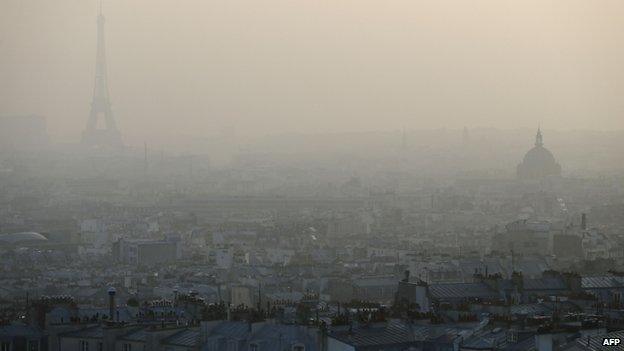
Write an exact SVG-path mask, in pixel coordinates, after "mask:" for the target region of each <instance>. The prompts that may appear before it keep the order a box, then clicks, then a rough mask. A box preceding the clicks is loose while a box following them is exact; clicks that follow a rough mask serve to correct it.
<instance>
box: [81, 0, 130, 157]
mask: <svg viewBox="0 0 624 351" xmlns="http://www.w3.org/2000/svg"><path fill="white" fill-rule="evenodd" d="M107 80H108V77H107V72H106V45H105V41H104V15H102V3H101V2H100V11H99V14H98V19H97V54H96V58H95V81H94V86H93V99H92V100H91V112H90V113H89V120H88V121H87V128H86V129H85V130H84V132H83V133H82V143H83V144H85V145H88V146H92V147H105V148H120V147H122V146H123V142H122V140H121V133H119V130H118V129H117V126H116V125H115V118H114V116H113V110H112V108H111V103H110V98H109V94H108V81H107ZM102 117H103V118H104V125H103V128H100V127H98V120H99V119H100V118H102Z"/></svg>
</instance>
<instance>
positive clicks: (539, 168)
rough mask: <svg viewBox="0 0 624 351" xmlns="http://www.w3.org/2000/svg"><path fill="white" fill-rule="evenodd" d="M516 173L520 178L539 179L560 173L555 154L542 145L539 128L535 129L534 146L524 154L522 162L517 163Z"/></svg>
mask: <svg viewBox="0 0 624 351" xmlns="http://www.w3.org/2000/svg"><path fill="white" fill-rule="evenodd" d="M517 174H518V178H520V179H541V178H546V177H549V176H560V175H561V166H560V165H559V164H558V163H557V160H556V159H555V156H553V154H552V153H551V152H550V151H549V150H548V149H547V148H545V147H544V144H543V140H542V132H541V130H539V129H538V130H537V136H536V137H535V147H533V148H532V149H531V150H529V151H528V152H527V153H526V155H524V159H523V160H522V163H520V164H519V165H518V169H517Z"/></svg>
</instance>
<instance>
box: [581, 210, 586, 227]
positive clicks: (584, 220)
mask: <svg viewBox="0 0 624 351" xmlns="http://www.w3.org/2000/svg"><path fill="white" fill-rule="evenodd" d="M581 229H583V230H586V229H587V215H586V214H585V213H583V214H581Z"/></svg>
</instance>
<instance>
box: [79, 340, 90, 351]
mask: <svg viewBox="0 0 624 351" xmlns="http://www.w3.org/2000/svg"><path fill="white" fill-rule="evenodd" d="M80 351H89V342H88V341H86V340H80Z"/></svg>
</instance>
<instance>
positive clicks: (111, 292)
mask: <svg viewBox="0 0 624 351" xmlns="http://www.w3.org/2000/svg"><path fill="white" fill-rule="evenodd" d="M116 293H117V290H115V288H114V287H112V286H111V287H110V288H108V316H109V318H110V321H111V322H114V321H115V309H116V306H115V294H116Z"/></svg>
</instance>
